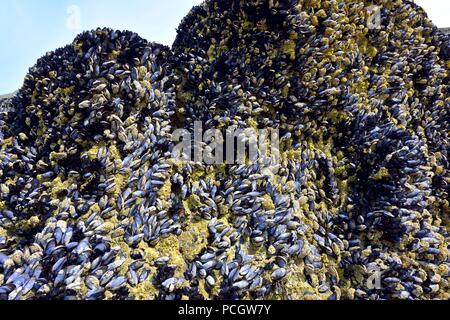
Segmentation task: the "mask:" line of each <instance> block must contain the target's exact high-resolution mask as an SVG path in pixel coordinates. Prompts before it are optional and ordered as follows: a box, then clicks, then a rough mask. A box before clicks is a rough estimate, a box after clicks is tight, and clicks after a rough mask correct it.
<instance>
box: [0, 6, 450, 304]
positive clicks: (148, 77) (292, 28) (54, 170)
mask: <svg viewBox="0 0 450 320" xmlns="http://www.w3.org/2000/svg"><path fill="white" fill-rule="evenodd" d="M449 41H450V40H449V37H448V36H446V35H445V34H444V33H442V32H440V31H439V30H438V29H437V28H436V27H434V26H433V25H432V23H431V21H430V20H429V19H428V18H427V17H426V14H425V12H424V11H423V10H422V9H421V8H419V7H417V6H416V5H415V4H413V3H410V2H408V1H381V0H380V1H374V2H373V3H371V5H370V6H369V5H368V4H365V3H364V2H362V1H356V0H348V1H341V2H339V1H332V0H331V1H317V0H316V1H312V0H310V1H308V0H302V1H294V0H293V1H272V0H271V1H263V0H261V1H259V0H254V1H237V0H221V1H218V0H217V1H213V0H208V1H205V2H204V3H203V4H202V5H200V6H198V7H195V8H193V9H192V11H191V12H190V13H189V14H188V15H187V16H186V18H185V19H184V20H183V21H182V23H181V25H180V27H179V30H178V36H177V39H176V41H175V43H174V45H173V48H172V51H173V53H172V52H171V50H170V49H169V48H166V47H164V46H161V45H157V44H153V43H148V42H147V41H145V40H143V39H141V38H140V37H139V36H137V35H136V34H134V33H131V32H119V31H113V30H110V29H98V30H95V31H91V32H86V33H83V34H81V35H80V36H78V37H77V38H76V39H75V41H74V42H73V44H71V45H69V46H67V47H65V48H62V49H58V50H56V51H55V52H53V53H49V54H47V55H46V56H45V57H43V58H42V59H40V60H39V61H38V63H37V64H36V66H35V67H33V68H31V69H30V73H29V74H28V75H27V77H26V79H25V83H24V86H23V88H22V89H21V90H20V91H19V92H18V93H17V94H16V95H15V96H14V97H13V98H12V99H9V100H7V102H6V104H4V105H5V106H6V105H7V107H2V113H1V116H0V141H1V145H2V148H1V153H0V163H1V171H0V184H1V190H0V299H3V298H4V299H26V298H29V299H34V298H40V299H44V298H47V299H48V298H59V299H61V298H77V299H127V298H131V299H155V298H156V299H224V298H226V299H434V298H441V299H447V298H449V297H450V296H449V290H450V288H449V283H448V281H449V276H450V263H449V251H448V243H449V242H448V241H449V239H448V227H449V221H448V214H449V213H450V212H449V210H450V209H449V183H450V175H449V162H448V151H449V147H450V145H449V136H448V135H449V132H450V127H449V120H450V119H449V100H450V99H449V91H448V90H449V89H448V80H449V68H450V60H449V58H450V46H449ZM195 121H200V122H201V123H202V126H203V129H204V130H206V129H219V130H222V131H225V130H229V129H252V130H254V132H259V131H257V130H258V129H268V130H269V132H274V131H277V132H279V138H280V139H279V140H280V141H279V144H280V156H279V161H278V162H277V163H275V164H274V163H270V164H268V163H267V162H266V161H265V160H266V159H264V157H256V158H252V156H251V155H249V156H248V157H246V158H245V161H244V163H239V164H214V165H210V164H206V163H202V162H198V161H196V162H194V161H181V160H179V159H175V158H174V157H173V154H172V151H173V150H174V147H175V142H174V141H173V137H172V133H173V130H174V129H178V128H184V129H188V130H190V131H191V132H192V130H194V128H195V126H194V122H195ZM194 140H195V138H194ZM194 153H195V152H194ZM257 155H258V156H262V151H261V150H258V152H257Z"/></svg>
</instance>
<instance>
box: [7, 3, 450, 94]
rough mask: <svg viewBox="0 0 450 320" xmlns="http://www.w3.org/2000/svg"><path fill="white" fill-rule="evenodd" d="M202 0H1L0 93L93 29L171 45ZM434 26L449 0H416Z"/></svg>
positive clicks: (448, 15) (446, 22)
mask: <svg viewBox="0 0 450 320" xmlns="http://www.w3.org/2000/svg"><path fill="white" fill-rule="evenodd" d="M201 2H202V0H1V11H0V39H1V40H2V48H1V50H0V95H1V94H6V93H11V92H13V91H15V90H17V89H18V88H19V87H20V86H21V85H22V82H23V77H24V76H25V74H26V73H27V71H28V68H30V67H31V66H33V65H34V64H35V63H36V60H37V59H38V58H39V57H41V56H43V55H44V54H45V53H46V52H48V51H52V50H54V49H56V48H58V47H62V46H65V45H67V44H69V43H71V42H72V40H73V39H74V38H75V36H76V35H77V34H79V33H80V32H82V31H84V30H90V29H95V28H97V27H111V28H113V29H120V30H125V29H126V30H131V31H134V32H137V33H138V34H139V35H140V36H141V37H143V38H145V39H147V40H149V41H155V42H159V43H162V44H165V45H169V46H170V45H171V44H172V43H173V41H174V40H175V36H176V31H175V30H176V28H177V27H178V25H179V23H180V22H181V19H182V18H183V17H184V16H185V15H186V14H187V13H188V12H189V10H190V8H192V6H194V5H197V4H200V3H201ZM416 2H417V3H419V4H420V5H422V6H423V7H424V8H425V9H426V11H427V12H428V13H429V16H430V17H431V19H432V20H433V21H434V23H435V24H436V25H437V26H439V27H450V1H449V0H416Z"/></svg>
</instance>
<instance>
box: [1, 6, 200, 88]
mask: <svg viewBox="0 0 450 320" xmlns="http://www.w3.org/2000/svg"><path fill="white" fill-rule="evenodd" d="M200 3H202V1H201V0H1V3H0V6H1V10H0V39H1V41H2V46H1V50H0V94H5V93H10V92H13V91H14V90H16V89H18V88H19V87H20V86H21V85H22V82H23V77H24V76H25V74H26V73H27V71H28V68H30V67H31V66H33V65H34V64H35V63H36V60H37V59H38V58H39V57H41V56H43V55H44V54H45V53H46V52H48V51H52V50H54V49H56V48H58V47H62V46H65V45H67V44H69V43H71V42H72V40H73V39H74V38H75V36H76V35H77V34H79V33H80V32H82V31H83V30H90V29H95V28H96V27H111V28H114V29H120V30H124V29H127V30H131V31H135V32H137V33H138V34H139V35H140V36H142V37H143V38H145V39H147V40H149V41H156V42H159V43H163V44H166V45H171V44H172V42H173V41H174V40H175V36H176V32H175V29H176V28H177V27H178V25H179V23H180V22H181V19H182V18H183V17H184V16H185V15H186V14H187V13H188V12H189V10H190V9H191V8H192V6H194V5H197V4H200ZM73 6H77V7H78V8H79V13H80V15H79V17H80V19H79V21H80V24H79V25H78V26H77V23H76V22H77V20H78V19H77V18H76V16H77V10H73ZM75 8H76V7H75Z"/></svg>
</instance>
